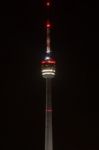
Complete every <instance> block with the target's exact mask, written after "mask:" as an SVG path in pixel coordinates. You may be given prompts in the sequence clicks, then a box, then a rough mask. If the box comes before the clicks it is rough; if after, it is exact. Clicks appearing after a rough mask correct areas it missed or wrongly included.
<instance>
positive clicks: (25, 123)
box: [0, 0, 99, 150]
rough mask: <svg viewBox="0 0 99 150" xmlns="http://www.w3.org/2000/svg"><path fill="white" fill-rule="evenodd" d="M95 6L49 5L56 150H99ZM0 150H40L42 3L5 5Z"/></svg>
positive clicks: (75, 0)
mask: <svg viewBox="0 0 99 150" xmlns="http://www.w3.org/2000/svg"><path fill="white" fill-rule="evenodd" d="M98 7H99V3H98V1H95V0H94V1H92V2H91V1H89V2H87V1H84V0H66V1H65V0H60V1H59V0H53V6H52V10H51V20H52V22H53V28H52V33H51V39H52V50H53V51H54V52H55V57H56V60H57V67H56V70H57V73H56V77H55V79H53V85H52V88H53V90H52V92H53V141H54V142H53V145H54V150H67V149H68V150H83V149H84V150H99V122H98V120H99V105H98V101H99V94H98V85H99V79H98V78H99V70H98V59H99V58H98V50H99V44H98V36H99V32H98V27H99V24H98V20H99V19H98V18H99V16H98V9H99V8H98ZM1 8H2V9H0V10H1V12H0V14H1V17H0V25H1V27H0V36H1V42H0V43H1V44H0V61H1V67H0V75H1V77H0V81H1V84H0V85H1V90H0V91H1V94H0V107H1V108H0V125H1V127H0V146H1V147H0V149H1V150H5V149H11V150H12V149H13V150H16V149H18V150H22V149H24V150H34V149H35V150H44V123H45V118H44V107H45V81H44V79H43V78H42V77H41V72H40V71H41V65H40V61H41V58H42V54H43V53H44V51H45V29H44V27H43V26H44V21H45V18H46V9H45V6H44V0H27V1H12V2H11V1H7V2H5V1H3V3H2V4H1Z"/></svg>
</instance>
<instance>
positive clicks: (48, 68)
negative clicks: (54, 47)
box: [41, 58, 56, 78]
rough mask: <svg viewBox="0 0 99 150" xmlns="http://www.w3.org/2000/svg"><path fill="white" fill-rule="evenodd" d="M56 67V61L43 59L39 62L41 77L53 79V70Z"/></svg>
mask: <svg viewBox="0 0 99 150" xmlns="http://www.w3.org/2000/svg"><path fill="white" fill-rule="evenodd" d="M55 66H56V61H55V60H54V59H51V58H50V59H48V60H46V59H44V60H43V61H42V62H41V71H42V76H43V77H44V78H54V76H55V72H56V69H55Z"/></svg>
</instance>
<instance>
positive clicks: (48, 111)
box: [41, 0, 56, 150]
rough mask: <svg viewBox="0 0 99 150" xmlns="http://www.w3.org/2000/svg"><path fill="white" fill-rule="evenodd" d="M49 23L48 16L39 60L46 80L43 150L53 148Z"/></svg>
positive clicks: (53, 62) (52, 67) (48, 1)
mask: <svg viewBox="0 0 99 150" xmlns="http://www.w3.org/2000/svg"><path fill="white" fill-rule="evenodd" d="M50 6H51V2H50V0H46V8H47V13H48V14H49V12H50ZM50 31H51V23H50V18H49V17H48V18H47V21H46V51H45V57H44V59H43V60H42V61H41V72H42V77H43V78H45V81H46V106H45V150H53V135H52V102H51V80H52V78H54V77H55V64H56V61H55V59H53V58H52V55H51V53H52V51H51V45H50V43H51V38H50Z"/></svg>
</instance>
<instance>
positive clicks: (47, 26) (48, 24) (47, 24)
mask: <svg viewBox="0 0 99 150" xmlns="http://www.w3.org/2000/svg"><path fill="white" fill-rule="evenodd" d="M46 28H49V29H50V28H51V23H50V22H49V21H47V23H46Z"/></svg>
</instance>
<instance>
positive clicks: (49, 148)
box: [45, 78, 53, 150]
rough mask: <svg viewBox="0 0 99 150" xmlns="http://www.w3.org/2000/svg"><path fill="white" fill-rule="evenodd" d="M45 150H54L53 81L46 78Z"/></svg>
mask: <svg viewBox="0 0 99 150" xmlns="http://www.w3.org/2000/svg"><path fill="white" fill-rule="evenodd" d="M45 111H46V113H45V115H46V116H45V150H53V143H52V102H51V79H50V78H46V109H45Z"/></svg>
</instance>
